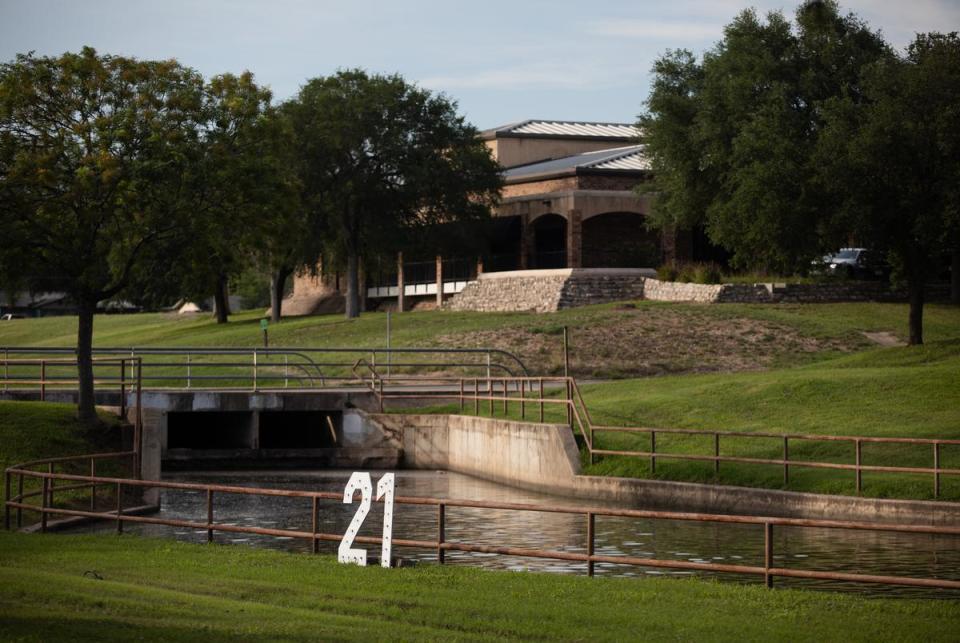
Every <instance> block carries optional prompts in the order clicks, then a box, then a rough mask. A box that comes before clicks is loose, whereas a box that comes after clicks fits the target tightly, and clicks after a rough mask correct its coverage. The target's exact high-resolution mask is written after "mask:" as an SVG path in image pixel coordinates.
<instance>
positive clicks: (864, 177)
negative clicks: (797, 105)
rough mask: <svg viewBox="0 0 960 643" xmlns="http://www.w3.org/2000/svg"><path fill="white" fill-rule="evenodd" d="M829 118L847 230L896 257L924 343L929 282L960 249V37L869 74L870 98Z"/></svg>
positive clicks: (916, 340) (834, 180) (939, 40)
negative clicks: (927, 286) (924, 321)
mask: <svg viewBox="0 0 960 643" xmlns="http://www.w3.org/2000/svg"><path fill="white" fill-rule="evenodd" d="M826 114H827V122H828V127H827V128H826V130H825V132H824V134H823V136H822V137H821V139H820V148H819V150H818V155H817V157H816V159H817V161H818V163H819V166H820V168H821V173H820V176H821V183H822V184H823V185H824V186H826V187H827V188H829V189H831V190H832V192H833V194H834V195H835V198H836V201H837V203H838V204H839V208H838V215H839V216H838V223H839V225H841V226H842V227H843V228H845V229H848V230H850V231H851V232H852V233H853V234H854V235H855V236H856V238H857V239H859V240H862V242H863V243H866V244H869V245H871V246H873V247H877V248H882V249H885V250H887V251H888V253H889V255H890V258H891V260H892V262H893V263H894V265H895V267H896V268H897V270H898V272H899V273H900V275H901V276H902V278H903V279H904V281H905V282H906V284H907V290H908V294H909V299H910V343H911V344H921V343H923V306H924V300H925V292H924V287H925V284H926V283H927V281H928V280H929V278H930V277H932V276H934V275H935V272H936V271H937V270H938V269H940V268H942V266H943V259H944V256H945V255H946V254H947V253H950V252H954V253H955V252H956V251H957V250H958V249H960V37H958V35H957V34H956V33H950V34H946V35H944V34H938V33H932V34H921V35H918V36H917V37H916V39H915V40H914V42H913V43H912V44H911V45H910V46H909V47H908V48H907V50H906V52H905V54H904V55H902V56H890V57H888V58H886V59H884V60H882V61H880V62H878V63H877V64H875V65H873V66H871V67H870V68H869V69H867V70H866V72H865V74H864V79H863V83H862V97H859V98H854V97H852V96H850V95H846V94H844V95H843V96H842V97H838V98H837V99H835V100H834V101H832V102H831V103H830V104H829V105H828V109H827V110H826ZM953 278H954V280H956V279H957V275H956V274H954V275H953Z"/></svg>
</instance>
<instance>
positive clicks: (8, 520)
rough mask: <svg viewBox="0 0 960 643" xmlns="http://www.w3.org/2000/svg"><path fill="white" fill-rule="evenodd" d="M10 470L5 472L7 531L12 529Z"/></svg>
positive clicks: (4, 505) (4, 512)
mask: <svg viewBox="0 0 960 643" xmlns="http://www.w3.org/2000/svg"><path fill="white" fill-rule="evenodd" d="M11 491H12V489H11V488H10V472H9V471H5V472H4V474H3V499H4V502H3V528H4V529H6V530H7V531H10V504H9V503H10V492H11Z"/></svg>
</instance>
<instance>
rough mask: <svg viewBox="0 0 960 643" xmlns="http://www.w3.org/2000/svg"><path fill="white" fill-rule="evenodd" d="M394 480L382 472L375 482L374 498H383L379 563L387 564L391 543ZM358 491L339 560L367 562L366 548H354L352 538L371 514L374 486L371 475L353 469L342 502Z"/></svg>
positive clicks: (348, 502)
mask: <svg viewBox="0 0 960 643" xmlns="http://www.w3.org/2000/svg"><path fill="white" fill-rule="evenodd" d="M393 480H394V475H393V474H392V473H387V474H385V475H384V476H383V477H382V478H380V479H379V480H378V481H377V500H380V499H381V498H383V543H382V545H381V547H380V566H381V567H390V552H391V543H392V540H393ZM357 491H359V492H360V506H359V507H357V512H356V513H355V514H353V520H351V521H350V525H349V526H348V527H347V533H345V534H344V535H343V540H341V541H340V548H339V549H338V550H337V561H338V562H341V563H354V564H356V565H363V566H365V565H366V564H367V550H366V549H354V548H352V547H351V545H353V540H354V539H355V538H356V537H357V534H358V533H359V532H360V525H362V524H363V521H364V519H365V518H366V517H367V514H368V513H370V500H371V497H372V496H373V485H372V484H371V482H370V474H369V473H366V472H363V471H356V472H354V474H353V475H351V476H350V480H348V481H347V487H346V488H345V489H344V490H343V503H344V504H346V505H349V504H351V503H352V502H353V494H354V493H355V492H357Z"/></svg>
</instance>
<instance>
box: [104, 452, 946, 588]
mask: <svg viewBox="0 0 960 643" xmlns="http://www.w3.org/2000/svg"><path fill="white" fill-rule="evenodd" d="M349 475H350V472H347V471H319V472H282V473H277V472H270V473H256V472H244V473H208V472H205V473H179V474H168V475H167V476H165V477H166V479H167V480H173V481H184V482H186V481H194V482H217V483H222V484H230V485H240V486H270V487H278V488H286V489H307V490H314V491H333V492H342V491H343V488H344V486H345V484H346V480H347V478H348V477H349ZM380 475H382V474H381V473H378V472H372V473H371V476H372V478H373V481H374V484H376V480H377V479H378V478H379V476H380ZM396 495H398V496H431V497H438V498H456V499H469V500H486V501H499V502H523V503H531V504H537V503H543V504H554V505H557V504H561V505H567V506H594V507H596V506H603V503H599V502H597V501H578V500H575V499H570V498H558V497H555V496H549V495H545V494H538V493H532V492H528V491H522V490H518V489H513V488H511V487H506V486H502V485H498V484H495V483H491V482H486V481H483V480H479V479H477V478H472V477H469V476H465V475H461V474H455V473H449V472H444V471H398V472H396ZM161 502H162V510H161V512H160V516H161V517H163V518H168V519H185V520H198V521H199V520H203V519H205V516H206V494H205V493H203V492H195V491H181V490H173V489H165V490H163V494H162V498H161ZM356 507H357V504H356V503H355V504H353V505H344V504H341V503H338V502H336V501H323V502H322V503H321V512H320V521H321V522H320V527H319V528H320V530H321V531H324V532H327V533H340V534H342V533H344V532H345V531H346V528H347V524H348V523H349V522H350V519H351V518H352V517H353V513H354V511H355V510H356ZM215 519H216V521H217V522H226V523H231V524H237V525H251V526H262V527H275V528H281V529H301V530H308V531H309V529H310V500H309V499H303V498H277V497H261V496H236V495H226V494H217V495H216V500H215ZM381 520H382V504H380V503H374V505H373V507H372V508H371V511H370V514H369V515H368V516H367V519H366V521H365V522H364V524H363V527H362V529H361V532H360V534H361V535H370V536H379V535H380V531H381ZM111 528H112V527H110V526H101V527H96V528H95V529H104V530H106V529H111ZM124 529H125V530H126V531H129V532H133V533H140V534H144V535H149V536H164V537H175V538H177V539H178V540H184V541H190V542H205V541H206V531H205V530H189V529H183V528H176V527H166V526H161V525H131V524H128V525H126V526H125V527H124ZM393 535H394V538H406V539H417V540H435V539H436V508H435V507H428V506H413V505H396V507H395V516H394V531H393ZM446 539H447V540H448V541H451V542H455V541H462V542H468V543H474V544H489V545H500V546H512V547H529V548H536V549H556V550H562V551H569V552H586V518H585V517H584V516H571V515H564V514H554V513H539V512H525V511H505V510H492V509H472V508H459V507H448V508H447V514H446ZM774 539H775V543H774V552H775V553H774V559H775V565H776V566H778V567H791V568H797V569H818V570H829V571H845V572H857V573H873V574H886V575H897V576H917V577H938V578H949V579H953V580H960V539H958V538H954V537H947V536H931V535H912V534H890V533H871V532H854V531H844V530H826V529H810V528H793V527H790V528H786V527H783V528H776V529H774ZM215 540H216V541H217V542H221V543H235V544H243V545H254V546H258V547H268V548H272V549H285V550H292V551H309V548H310V544H309V542H307V541H305V540H299V539H293V538H286V537H284V538H275V537H269V536H258V535H253V534H231V533H224V532H216V533H215ZM354 546H355V547H364V546H365V545H354ZM336 547H337V544H336V543H321V551H325V552H329V553H336ZM366 547H367V548H368V552H369V554H370V555H375V554H378V553H379V552H378V551H377V547H376V546H366ZM595 551H596V553H597V554H603V555H610V556H640V557H654V558H660V559H672V560H684V561H694V562H705V563H727V564H742V565H762V564H763V529H762V527H761V526H758V525H734V524H711V523H694V522H682V521H665V520H645V519H632V518H609V517H603V516H599V517H597V519H596V546H595ZM394 556H395V557H400V558H403V559H407V560H414V561H435V560H436V552H435V551H433V550H421V549H410V548H404V547H394ZM446 561H447V563H449V564H454V565H457V564H462V565H475V566H476V565H479V566H482V567H486V568H490V569H507V570H536V571H544V572H555V573H561V574H584V573H586V564H585V563H577V562H571V561H556V560H541V559H530V558H517V557H511V556H500V555H497V554H481V553H468V552H455V551H448V552H447V554H446ZM596 573H597V574H598V575H615V576H653V575H658V576H660V575H662V576H675V577H683V576H692V575H696V576H701V577H716V578H719V579H722V580H727V581H731V580H732V581H737V582H744V583H760V582H762V580H761V578H760V577H755V576H733V575H730V574H715V573H711V572H699V571H697V572H691V571H681V570H667V569H653V568H643V567H633V566H628V565H612V564H603V563H598V564H597V565H596ZM775 582H776V584H777V585H778V586H786V587H807V588H821V589H830V590H843V591H856V592H860V593H867V594H873V595H884V596H926V597H934V596H939V597H946V598H954V599H956V598H960V593H958V592H950V591H947V590H941V591H934V590H926V589H918V588H904V587H885V586H879V585H878V586H873V585H865V584H848V583H840V582H828V581H810V580H804V579H783V578H777V579H776V581H775Z"/></svg>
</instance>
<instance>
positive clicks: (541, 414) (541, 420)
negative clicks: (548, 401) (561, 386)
mask: <svg viewBox="0 0 960 643" xmlns="http://www.w3.org/2000/svg"><path fill="white" fill-rule="evenodd" d="M537 380H538V381H539V382H540V386H539V388H540V392H539V394H538V395H539V398H540V424H543V378H542V377H540V378H537Z"/></svg>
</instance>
